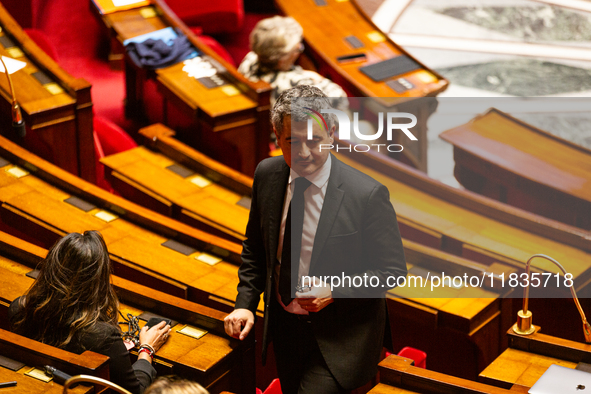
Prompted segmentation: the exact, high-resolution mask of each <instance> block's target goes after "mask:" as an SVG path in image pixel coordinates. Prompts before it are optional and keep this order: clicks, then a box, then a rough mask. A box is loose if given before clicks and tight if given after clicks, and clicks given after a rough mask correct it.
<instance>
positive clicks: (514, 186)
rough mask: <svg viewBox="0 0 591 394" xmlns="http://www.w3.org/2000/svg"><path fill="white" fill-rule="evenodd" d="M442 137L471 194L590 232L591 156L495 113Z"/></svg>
mask: <svg viewBox="0 0 591 394" xmlns="http://www.w3.org/2000/svg"><path fill="white" fill-rule="evenodd" d="M440 137H441V138H443V139H444V140H445V141H447V142H449V143H451V144H452V145H453V146H454V160H455V162H456V166H455V169H454V174H455V177H456V179H457V180H458V182H460V183H461V184H462V185H464V186H465V187H466V188H467V189H469V190H472V191H474V192H477V193H480V194H483V195H485V196H487V197H491V198H494V199H496V200H499V201H502V202H505V203H507V204H510V205H514V206H516V207H519V208H522V209H526V210H528V211H531V212H534V213H537V214H539V215H543V216H546V217H549V218H552V219H555V220H558V221H561V222H564V223H567V224H570V225H573V226H577V227H581V228H584V229H586V230H591V151H590V150H588V149H585V148H583V147H581V146H577V145H575V144H573V143H571V142H568V141H565V140H563V139H561V138H559V137H556V136H554V135H552V134H550V133H547V132H545V131H542V130H540V129H537V128H535V127H533V126H531V125H528V124H527V123H524V122H522V121H520V120H518V119H515V118H513V117H511V116H509V115H507V114H505V113H503V112H501V111H499V110H496V109H491V110H489V111H488V112H487V113H486V114H484V115H480V116H478V117H476V118H474V119H473V120H471V121H470V122H469V123H467V124H464V125H462V126H458V127H455V128H453V129H451V130H448V131H446V132H444V133H442V134H440Z"/></svg>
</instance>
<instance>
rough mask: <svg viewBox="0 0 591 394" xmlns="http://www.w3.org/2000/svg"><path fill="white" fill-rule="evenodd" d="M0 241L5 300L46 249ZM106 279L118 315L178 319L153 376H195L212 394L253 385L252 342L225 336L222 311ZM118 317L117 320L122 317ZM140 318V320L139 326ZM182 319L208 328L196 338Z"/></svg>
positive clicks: (23, 286) (22, 287)
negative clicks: (186, 332) (113, 292)
mask: <svg viewBox="0 0 591 394" xmlns="http://www.w3.org/2000/svg"><path fill="white" fill-rule="evenodd" d="M0 242H1V243H2V245H3V246H4V247H5V246H8V247H9V248H11V250H10V251H8V252H7V251H6V250H5V249H3V256H0V278H3V279H2V280H3V281H4V280H6V281H10V282H12V283H14V287H15V288H14V289H8V288H6V287H4V286H2V287H1V288H0V289H1V290H0V293H1V295H0V298H1V299H2V300H3V301H5V302H6V303H7V304H9V303H10V302H12V301H13V300H14V299H15V298H16V297H18V296H20V295H22V294H24V293H25V292H26V291H27V289H28V288H29V287H30V285H31V284H32V283H33V279H32V278H29V277H27V276H25V275H26V272H28V271H30V270H31V267H30V265H33V266H35V265H36V263H37V261H38V260H39V259H40V257H41V256H39V254H41V255H45V254H46V253H47V251H45V250H43V249H40V248H37V247H34V246H33V245H30V244H27V243H26V242H23V241H20V240H18V239H15V238H14V237H11V236H9V235H7V234H5V233H1V232H0ZM15 253H20V254H21V255H25V256H26V257H23V259H24V260H25V261H24V262H23V263H20V262H18V261H15V259H13V257H12V256H13V255H14V254H15ZM112 282H113V285H114V287H115V289H116V291H117V293H118V296H119V299H120V301H121V304H120V311H121V312H122V313H123V314H124V315H126V314H127V313H132V314H133V315H134V316H138V315H140V314H141V313H143V312H145V311H149V312H153V313H157V314H159V315H161V316H166V317H168V318H171V319H173V320H177V321H179V324H178V325H176V326H174V327H173V329H172V332H171V334H170V339H169V340H168V341H167V342H166V343H165V344H164V345H163V346H162V348H161V349H160V350H159V351H158V353H157V355H156V357H155V360H154V363H155V364H154V365H155V368H156V369H157V371H158V373H159V375H170V374H175V375H179V376H182V377H185V378H187V379H191V380H195V381H197V382H199V383H200V384H202V385H203V386H204V387H206V388H208V389H209V390H210V392H212V393H217V392H220V391H221V390H222V389H225V390H228V389H230V390H232V391H234V392H236V393H247V392H248V393H250V392H252V391H253V390H254V364H253V363H254V353H253V349H252V347H253V346H254V342H253V341H252V340H250V341H246V342H241V341H238V340H234V339H231V338H229V337H227V336H226V335H225V332H224V327H223V318H224V317H225V316H226V314H225V313H223V312H219V311H217V310H213V309H211V308H207V307H204V306H202V305H198V304H195V303H192V302H189V301H186V300H182V299H178V298H176V297H171V296H169V295H167V294H164V293H161V292H159V291H155V290H153V289H150V288H147V287H144V286H141V285H138V284H136V283H133V282H130V281H128V280H126V279H123V278H119V277H117V276H113V277H112ZM119 320H120V321H123V319H122V318H120V319H119ZM144 323H145V322H143V321H140V326H143V324H144ZM187 324H188V325H190V326H192V327H197V328H199V329H204V330H206V331H208V333H207V334H205V335H204V336H203V337H201V338H199V339H195V338H192V337H189V336H186V335H183V334H181V333H179V332H178V331H179V330H180V329H182V328H183V327H185V325H187ZM9 334H10V335H15V334H12V333H9ZM32 342H34V341H32ZM59 351H60V352H63V351H61V350H59ZM133 353H134V354H136V353H135V352H133ZM84 354H86V353H84ZM136 355H137V354H136ZM101 357H104V356H101ZM107 377H108V376H107Z"/></svg>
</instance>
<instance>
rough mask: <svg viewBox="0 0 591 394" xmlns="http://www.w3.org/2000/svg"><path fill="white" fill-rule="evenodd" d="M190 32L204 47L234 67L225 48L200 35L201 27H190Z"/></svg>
mask: <svg viewBox="0 0 591 394" xmlns="http://www.w3.org/2000/svg"><path fill="white" fill-rule="evenodd" d="M191 31H192V32H193V33H195V35H196V36H199V39H200V40H201V41H203V43H204V44H205V45H207V46H208V47H210V48H211V49H213V50H214V51H215V53H217V54H218V55H220V56H221V57H222V58H223V59H224V60H225V61H227V62H228V63H230V64H231V65H232V66H234V67H236V62H235V61H234V59H233V58H232V56H231V55H230V53H229V52H228V51H227V50H226V48H224V47H223V46H222V44H220V43H219V42H217V41H216V40H215V39H214V38H212V37H209V36H204V35H202V33H203V29H202V28H201V27H192V28H191Z"/></svg>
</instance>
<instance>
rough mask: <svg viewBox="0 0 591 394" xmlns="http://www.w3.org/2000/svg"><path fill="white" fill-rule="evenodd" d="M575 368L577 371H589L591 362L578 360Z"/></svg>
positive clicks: (590, 370) (590, 371)
mask: <svg viewBox="0 0 591 394" xmlns="http://www.w3.org/2000/svg"><path fill="white" fill-rule="evenodd" d="M575 369H578V370H579V371H585V372H589V373H591V364H587V363H583V362H580V363H578V364H577V366H576V367H575Z"/></svg>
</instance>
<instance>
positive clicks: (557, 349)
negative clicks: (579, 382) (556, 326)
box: [479, 306, 591, 392]
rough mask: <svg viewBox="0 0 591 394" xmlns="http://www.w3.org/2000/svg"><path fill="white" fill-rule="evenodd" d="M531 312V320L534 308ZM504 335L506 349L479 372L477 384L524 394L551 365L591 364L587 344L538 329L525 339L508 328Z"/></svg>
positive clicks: (573, 365) (590, 355)
mask: <svg viewBox="0 0 591 394" xmlns="http://www.w3.org/2000/svg"><path fill="white" fill-rule="evenodd" d="M573 307H574V306H573ZM533 313H534V317H535V315H536V310H535V309H534V310H533ZM507 336H508V337H509V348H508V349H507V350H505V351H504V352H503V353H502V354H501V355H500V356H499V357H498V358H497V359H496V360H495V361H494V362H492V363H491V364H490V365H489V366H488V367H487V368H486V369H485V370H484V371H482V372H481V373H480V375H479V380H480V381H482V382H484V383H487V384H491V385H495V386H498V387H504V388H509V387H513V388H514V389H516V388H520V389H522V390H523V392H527V388H528V387H531V386H533V385H534V384H535V383H536V381H537V380H538V379H539V378H540V377H541V376H542V375H543V374H544V372H546V370H547V369H548V367H550V365H552V364H557V365H560V366H563V367H567V368H577V367H578V365H579V363H585V364H587V366H588V364H590V363H591V345H590V344H586V343H581V342H574V341H569V340H566V339H562V338H558V337H555V336H550V335H545V334H542V333H540V327H538V326H536V330H535V332H534V333H533V334H531V335H528V336H521V335H517V334H515V333H514V332H513V330H512V329H510V330H509V331H507Z"/></svg>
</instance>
